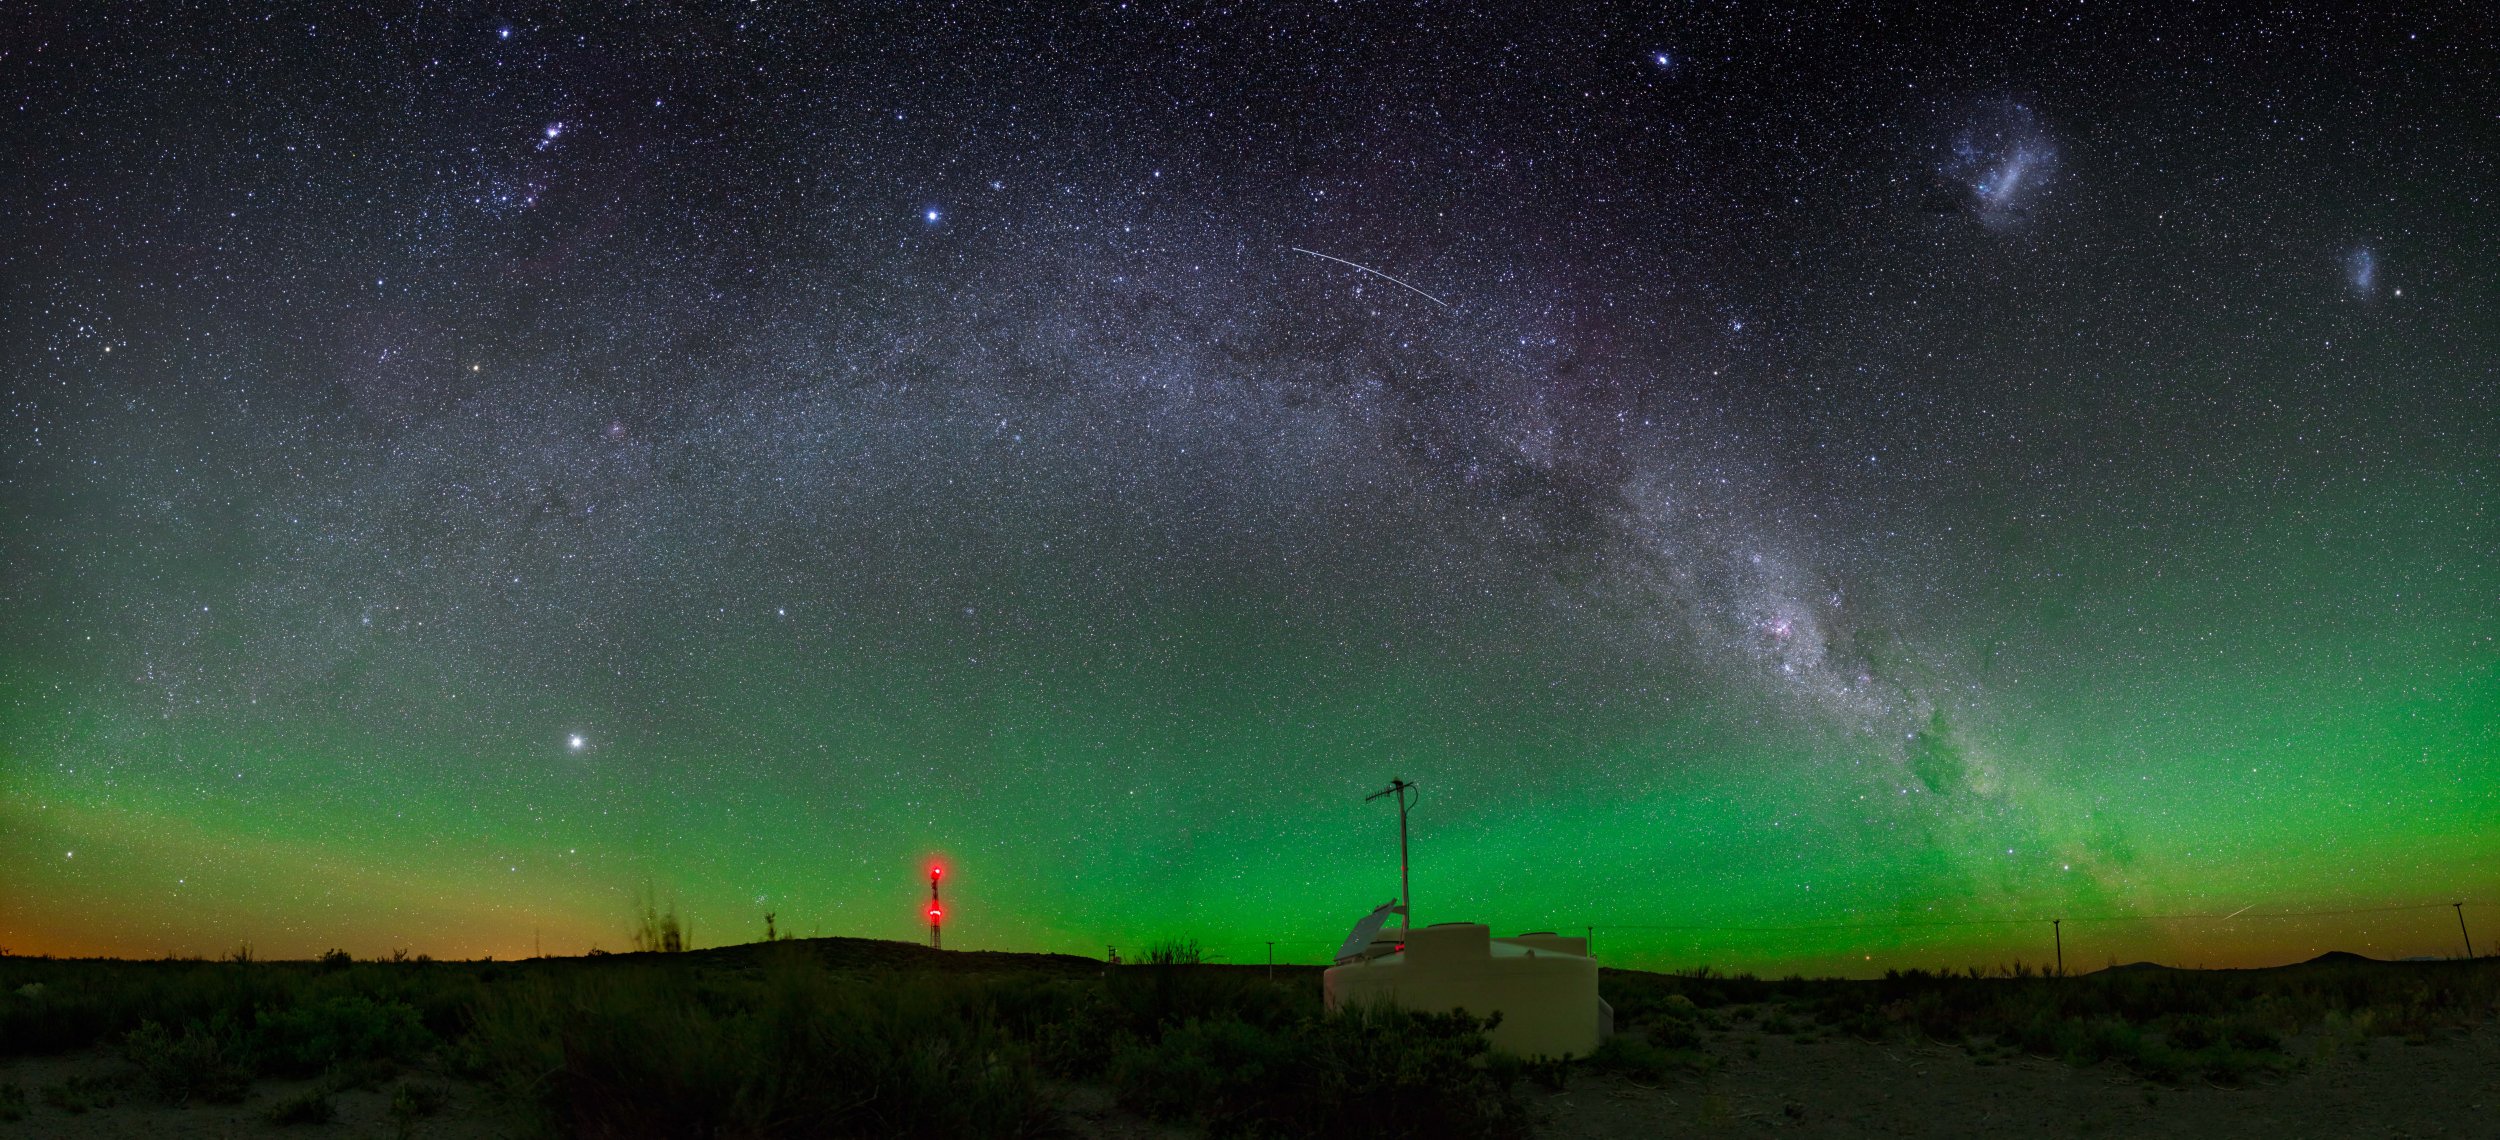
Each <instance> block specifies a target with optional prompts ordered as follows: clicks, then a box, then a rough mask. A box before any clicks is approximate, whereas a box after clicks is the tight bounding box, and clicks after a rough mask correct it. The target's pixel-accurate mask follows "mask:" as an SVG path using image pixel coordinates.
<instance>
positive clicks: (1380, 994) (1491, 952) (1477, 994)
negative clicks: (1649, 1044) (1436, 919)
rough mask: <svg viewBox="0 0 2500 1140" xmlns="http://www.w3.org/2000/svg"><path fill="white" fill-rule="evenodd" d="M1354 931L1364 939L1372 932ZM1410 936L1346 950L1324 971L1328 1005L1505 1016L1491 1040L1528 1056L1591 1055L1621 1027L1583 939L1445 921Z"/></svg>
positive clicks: (1375, 927)
mask: <svg viewBox="0 0 2500 1140" xmlns="http://www.w3.org/2000/svg"><path fill="white" fill-rule="evenodd" d="M1383 909H1384V910H1386V909H1388V908H1383ZM1372 929H1373V930H1375V931H1376V930H1378V929H1379V925H1378V923H1377V922H1376V921H1374V922H1372ZM1356 930H1357V934H1358V938H1359V937H1360V936H1361V935H1363V934H1364V933H1365V932H1364V931H1362V928H1361V927H1357V928H1356ZM1405 940H1406V941H1405V945H1404V949H1402V950H1401V949H1399V948H1398V944H1397V943H1396V941H1395V940H1394V937H1392V936H1383V937H1381V938H1378V939H1373V940H1369V941H1368V945H1364V946H1362V947H1361V948H1360V949H1355V950H1350V951H1349V953H1347V954H1344V955H1341V956H1340V962H1341V964H1340V965H1338V966H1336V967H1334V968H1332V969H1330V970H1329V971H1328V972H1327V973H1326V974H1325V975H1323V979H1324V981H1323V984H1324V986H1325V993H1326V996H1327V1001H1328V1008H1329V1009H1331V1010H1338V1009H1344V1008H1346V1007H1348V1006H1362V1005H1395V1006H1399V1007H1402V1008H1405V1009H1410V1010H1415V1011H1417V1012H1423V1013H1447V1012H1449V1011H1451V1010H1459V1009H1463V1010H1466V1011H1467V1012H1468V1013H1471V1014H1474V1015H1475V1016H1478V1017H1488V1016H1491V1015H1492V1014H1495V1013H1499V1014H1501V1015H1502V1023H1501V1024H1500V1025H1497V1026H1495V1027H1494V1028H1493V1030H1492V1032H1491V1033H1490V1034H1488V1036H1489V1037H1490V1038H1491V1041H1492V1044H1493V1047H1494V1048H1496V1049H1499V1050H1501V1051H1503V1052H1505V1053H1511V1054H1515V1055H1518V1056H1522V1057H1540V1056H1542V1057H1566V1056H1570V1057H1586V1056H1588V1055H1589V1054H1591V1053H1594V1052H1596V1051H1597V1046H1598V1043H1599V1042H1601V1041H1604V1040H1605V1039H1606V1038H1607V1037H1609V1036H1612V1035H1613V1033H1614V1010H1613V1009H1612V1008H1611V1007H1609V1006H1607V1004H1606V1003H1605V1002H1604V1001H1603V1000H1601V999H1600V998H1599V997H1598V996H1597V960H1596V959H1595V958H1592V957H1590V956H1589V948H1588V940H1587V939H1585V938H1567V937H1564V936H1562V935H1559V934H1550V933H1543V932H1539V933H1535V934H1521V935H1517V936H1514V937H1510V938H1495V937H1493V932H1492V929H1491V928H1490V927H1487V926H1485V925H1483V924H1482V923H1475V922H1443V923H1436V924H1434V925H1431V926H1426V927H1419V928H1416V929H1412V930H1408V931H1406V932H1405Z"/></svg>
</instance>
